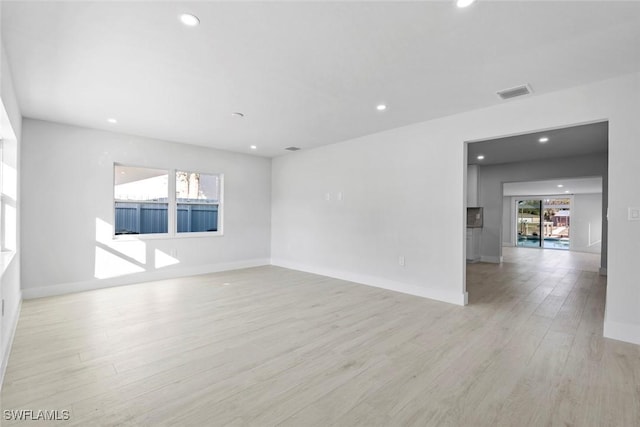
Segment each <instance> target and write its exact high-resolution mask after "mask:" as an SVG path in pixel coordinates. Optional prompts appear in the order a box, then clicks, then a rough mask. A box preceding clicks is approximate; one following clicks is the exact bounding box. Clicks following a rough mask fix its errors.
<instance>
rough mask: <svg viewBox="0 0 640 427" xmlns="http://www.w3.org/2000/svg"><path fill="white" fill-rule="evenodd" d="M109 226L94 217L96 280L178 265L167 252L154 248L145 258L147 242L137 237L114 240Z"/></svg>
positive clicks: (112, 231) (111, 228)
mask: <svg viewBox="0 0 640 427" xmlns="http://www.w3.org/2000/svg"><path fill="white" fill-rule="evenodd" d="M113 236H114V229H113V225H111V224H109V223H108V222H106V221H104V220H102V219H100V218H96V249H95V270H94V277H95V278H96V279H109V278H112V277H120V276H126V275H129V274H136V273H142V272H145V271H149V270H153V269H159V268H163V267H168V266H170V265H175V264H179V263H180V261H179V260H178V259H176V258H174V257H172V256H171V255H169V254H167V253H165V252H162V251H161V250H159V249H154V251H153V252H152V253H151V254H150V255H151V256H150V257H149V259H147V244H146V243H145V242H143V241H141V240H139V239H138V238H135V237H131V236H127V238H126V240H114V239H113Z"/></svg>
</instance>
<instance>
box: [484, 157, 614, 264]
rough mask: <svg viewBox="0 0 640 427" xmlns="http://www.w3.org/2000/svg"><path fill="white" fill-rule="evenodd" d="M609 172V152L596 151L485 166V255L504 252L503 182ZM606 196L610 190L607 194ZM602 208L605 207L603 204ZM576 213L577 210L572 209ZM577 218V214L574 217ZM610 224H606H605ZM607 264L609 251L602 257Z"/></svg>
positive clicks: (495, 256) (494, 257)
mask: <svg viewBox="0 0 640 427" xmlns="http://www.w3.org/2000/svg"><path fill="white" fill-rule="evenodd" d="M586 176H589V177H595V176H600V177H603V180H606V176H607V155H606V154H593V155H588V156H579V157H571V158H560V159H545V160H535V161H527V162H518V163H505V164H499V165H489V166H481V167H480V170H479V173H478V199H479V205H480V206H482V207H484V212H485V214H484V215H485V216H484V219H485V221H484V227H483V229H482V248H481V253H482V259H483V260H485V261H490V262H499V260H500V257H501V256H502V242H504V241H505V240H504V238H503V236H502V235H501V233H503V228H504V221H503V216H504V212H503V201H504V196H503V189H502V183H503V182H525V181H539V180H542V179H545V180H546V179H555V178H562V179H564V178H577V177H586ZM604 198H605V200H606V194H605V196H604ZM601 210H602V207H601ZM572 215H573V213H572ZM571 219H572V221H573V218H571ZM604 225H605V226H606V224H604ZM601 264H602V267H604V268H606V254H605V253H603V254H602V257H601Z"/></svg>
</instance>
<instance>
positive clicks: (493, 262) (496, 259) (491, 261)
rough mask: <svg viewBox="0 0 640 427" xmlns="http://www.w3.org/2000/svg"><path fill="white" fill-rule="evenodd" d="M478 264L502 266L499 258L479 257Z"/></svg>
mask: <svg viewBox="0 0 640 427" xmlns="http://www.w3.org/2000/svg"><path fill="white" fill-rule="evenodd" d="M480 262H490V263H492V264H502V257H501V256H484V255H483V256H481V257H480Z"/></svg>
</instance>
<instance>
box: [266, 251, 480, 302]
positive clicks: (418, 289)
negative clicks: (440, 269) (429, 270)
mask: <svg viewBox="0 0 640 427" xmlns="http://www.w3.org/2000/svg"><path fill="white" fill-rule="evenodd" d="M271 264H272V265H275V266H278V267H284V268H288V269H291V270H298V271H304V272H307V273H313V274H319V275H322V276H327V277H333V278H335V279H340V280H347V281H349V282H354V283H359V284H362V285H367V286H373V287H376V288H382V289H387V290H390V291H395V292H401V293H403V294H409V295H414V296H419V297H422V298H429V299H434V300H437V301H442V302H447V303H450V304H456V305H466V304H467V303H468V300H469V295H468V294H467V292H459V293H457V292H450V291H445V290H441V289H435V288H427V287H422V286H416V285H411V284H408V283H401V282H396V281H394V280H389V279H383V278H380V277H375V276H368V275H363V274H357V273H350V272H346V271H336V270H332V269H327V268H317V267H312V266H309V265H303V264H298V263H292V262H289V261H284V260H279V259H272V260H271Z"/></svg>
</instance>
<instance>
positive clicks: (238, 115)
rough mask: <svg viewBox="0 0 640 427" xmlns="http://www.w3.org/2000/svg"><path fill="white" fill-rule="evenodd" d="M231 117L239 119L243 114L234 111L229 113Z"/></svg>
mask: <svg viewBox="0 0 640 427" xmlns="http://www.w3.org/2000/svg"><path fill="white" fill-rule="evenodd" d="M231 115H232V116H233V117H239V118H242V117H244V114H243V113H239V112H237V111H236V112H235V113H231Z"/></svg>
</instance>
